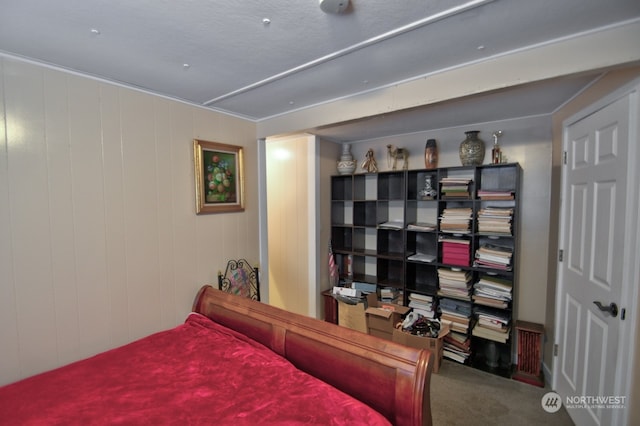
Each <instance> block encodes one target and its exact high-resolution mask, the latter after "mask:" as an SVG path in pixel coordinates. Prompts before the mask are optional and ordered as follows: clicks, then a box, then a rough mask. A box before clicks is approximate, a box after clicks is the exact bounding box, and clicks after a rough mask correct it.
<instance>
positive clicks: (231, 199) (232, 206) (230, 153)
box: [193, 139, 244, 214]
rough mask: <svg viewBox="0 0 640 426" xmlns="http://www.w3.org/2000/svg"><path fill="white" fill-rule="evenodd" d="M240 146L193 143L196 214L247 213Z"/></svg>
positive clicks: (201, 141)
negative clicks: (245, 211)
mask: <svg viewBox="0 0 640 426" xmlns="http://www.w3.org/2000/svg"><path fill="white" fill-rule="evenodd" d="M243 157H244V156H243V149H242V147H240V146H236V145H229V144H223V143H218V142H210V141H204V140H200V139H194V140H193V160H194V165H195V184H196V214H207V213H227V212H240V211H244V158H243Z"/></svg>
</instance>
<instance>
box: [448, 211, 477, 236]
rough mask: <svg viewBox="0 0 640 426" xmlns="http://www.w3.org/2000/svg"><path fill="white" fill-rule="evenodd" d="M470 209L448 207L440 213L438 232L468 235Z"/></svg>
mask: <svg viewBox="0 0 640 426" xmlns="http://www.w3.org/2000/svg"><path fill="white" fill-rule="evenodd" d="M472 214H473V211H472V210H471V208H470V207H450V208H446V209H444V210H443V211H442V215H440V231H441V232H450V233H454V234H468V233H469V232H471V215H472Z"/></svg>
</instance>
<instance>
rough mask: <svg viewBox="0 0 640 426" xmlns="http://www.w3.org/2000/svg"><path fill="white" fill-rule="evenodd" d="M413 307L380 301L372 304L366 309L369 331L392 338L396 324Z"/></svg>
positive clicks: (382, 336)
mask: <svg viewBox="0 0 640 426" xmlns="http://www.w3.org/2000/svg"><path fill="white" fill-rule="evenodd" d="M410 310H411V308H409V307H407V306H402V305H396V304H394V303H380V302H378V301H377V300H376V303H375V305H370V306H369V307H368V308H367V310H366V311H365V313H366V315H367V332H368V333H369V334H371V335H372V336H377V337H381V338H383V339H387V340H392V337H393V329H394V328H395V325H396V324H397V323H398V322H400V321H402V317H403V316H404V315H406V314H407V312H409V311H410Z"/></svg>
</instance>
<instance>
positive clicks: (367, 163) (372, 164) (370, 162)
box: [362, 148, 378, 173]
mask: <svg viewBox="0 0 640 426" xmlns="http://www.w3.org/2000/svg"><path fill="white" fill-rule="evenodd" d="M362 170H366V171H367V173H375V172H377V171H378V164H377V163H376V159H375V158H374V157H373V149H371V148H369V150H368V151H367V155H366V157H365V159H364V161H363V162H362Z"/></svg>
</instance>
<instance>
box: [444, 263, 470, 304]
mask: <svg viewBox="0 0 640 426" xmlns="http://www.w3.org/2000/svg"><path fill="white" fill-rule="evenodd" d="M471 279H472V275H471V272H469V271H462V270H455V269H448V268H438V281H439V282H440V289H439V290H438V295H439V296H445V297H447V296H448V297H455V298H457V299H462V300H465V301H466V300H471V297H470V295H469V293H470V291H471Z"/></svg>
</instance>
